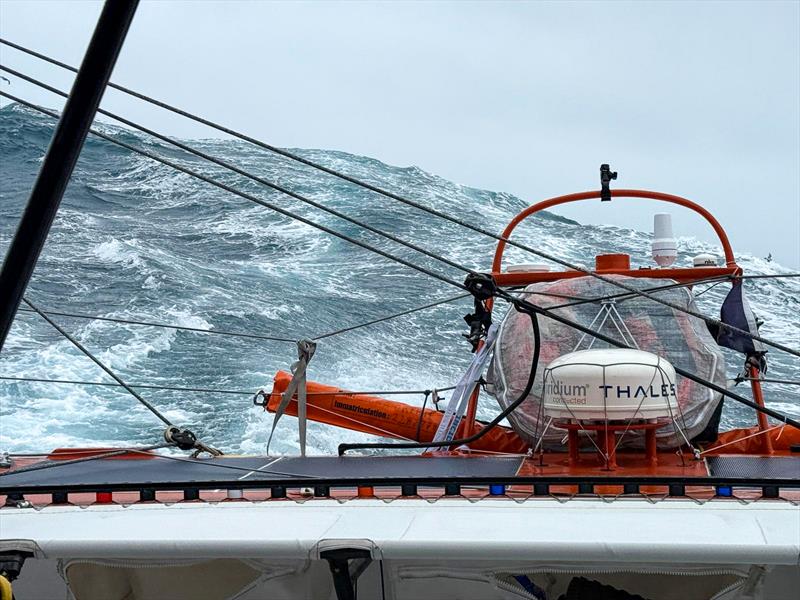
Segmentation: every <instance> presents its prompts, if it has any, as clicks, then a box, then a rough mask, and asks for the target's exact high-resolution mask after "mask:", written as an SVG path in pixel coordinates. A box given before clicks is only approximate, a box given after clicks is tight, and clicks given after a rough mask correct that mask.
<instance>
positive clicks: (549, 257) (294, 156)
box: [0, 38, 800, 358]
mask: <svg viewBox="0 0 800 600" xmlns="http://www.w3.org/2000/svg"><path fill="white" fill-rule="evenodd" d="M0 43H3V44H6V45H8V46H10V47H12V48H15V49H17V50H19V51H21V52H25V53H27V54H30V55H31V56H35V57H37V58H39V59H41V60H45V61H47V62H50V63H51V64H55V65H57V66H59V67H62V68H65V69H68V70H71V71H73V72H75V69H74V67H70V66H69V65H66V64H65V63H62V62H59V61H57V60H55V59H52V58H49V57H46V56H44V55H43V54H40V53H38V52H35V51H33V50H30V49H28V48H25V47H23V46H20V45H18V44H14V43H12V42H9V41H7V40H4V39H2V38H0ZM5 70H7V71H8V72H12V71H11V70H9V69H5ZM14 73H15V74H16V72H14ZM18 76H21V77H23V78H26V79H27V80H29V81H31V83H35V84H36V85H42V86H45V84H40V83H37V82H35V80H33V79H32V78H28V77H27V76H22V75H18ZM108 85H109V86H110V87H113V88H115V89H118V90H120V91H122V92H124V93H126V94H130V95H132V96H134V97H136V98H139V99H141V100H144V101H145V102H149V103H151V104H154V105H156V106H159V107H161V108H164V109H166V110H169V111H171V112H174V113H176V114H179V115H181V116H184V117H187V118H189V119H192V120H194V121H197V122H199V123H202V124H204V125H207V126H209V127H212V128H214V129H217V130H218V131H222V132H224V133H227V134H229V135H232V136H234V137H237V138H239V139H242V140H244V141H247V142H250V143H252V144H254V145H256V146H259V147H261V148H263V149H265V150H268V151H270V152H274V153H276V154H279V155H281V156H284V157H286V158H289V159H291V160H293V161H296V162H300V163H302V164H305V165H307V166H310V167H313V168H315V169H317V170H320V171H322V172H324V173H327V174H329V175H332V176H334V177H338V178H340V179H343V180H345V181H348V182H349V183H352V184H354V185H358V186H360V187H363V188H365V189H368V190H370V191H373V192H376V193H378V194H381V195H383V196H386V197H387V198H391V199H393V200H397V201H398V202H402V203H404V204H406V205H408V206H413V207H414V208H417V209H419V210H422V211H424V212H427V213H428V214H431V215H434V216H436V217H439V218H441V219H444V220H447V221H450V222H452V223H455V224H457V225H460V226H462V227H465V228H467V229H470V230H472V231H475V232H476V233H480V234H482V235H485V236H488V237H491V238H494V239H496V240H498V241H503V242H505V243H507V244H509V245H511V246H515V247H517V248H519V249H521V250H524V251H526V252H530V253H531V254H534V255H536V256H539V257H541V258H544V259H547V260H550V261H552V262H555V263H557V264H560V265H562V266H564V267H567V268H568V269H572V270H575V271H579V272H581V273H584V274H585V275H588V276H591V277H594V278H596V279H600V280H601V281H605V282H606V283H609V284H611V285H614V286H617V287H620V288H622V289H625V290H628V291H629V292H631V293H633V294H636V295H639V296H643V297H645V298H649V299H650V300H651V301H653V302H657V303H659V304H663V305H665V306H668V307H670V308H672V309H673V310H678V311H681V312H684V313H686V314H689V315H692V316H694V317H696V318H699V319H702V320H704V321H705V322H706V323H708V324H710V325H713V326H716V327H719V328H723V329H727V330H729V331H733V332H736V333H739V334H740V335H745V336H747V337H750V338H751V339H754V340H758V341H760V342H762V343H763V344H766V345H769V346H772V347H774V348H777V349H779V350H782V351H784V352H787V353H789V354H792V355H794V356H797V357H799V358H800V351H797V350H794V349H792V348H789V347H788V346H784V345H782V344H778V343H776V342H771V341H769V340H767V339H765V338H762V337H760V336H759V335H757V334H754V333H752V332H749V331H746V330H744V329H739V328H738V327H734V326H732V325H728V324H727V323H723V322H722V321H720V320H719V319H714V318H712V317H707V316H706V315H703V314H702V313H698V312H695V311H692V310H689V309H686V308H683V307H681V306H679V305H676V304H673V303H671V302H668V301H666V300H662V299H660V298H656V297H654V296H650V295H648V294H647V293H646V292H641V291H640V290H637V289H636V288H634V287H632V286H629V285H627V284H625V283H623V282H621V281H618V280H615V279H613V278H610V277H607V276H605V275H600V274H599V273H596V272H594V271H592V270H590V269H587V268H585V267H582V266H580V265H576V264H572V263H570V262H568V261H565V260H563V259H560V258H558V257H556V256H554V255H552V254H549V253H547V252H543V251H541V250H536V249H534V248H532V247H530V246H527V245H525V244H522V243H520V242H517V241H514V240H511V239H509V238H506V237H504V236H500V235H497V234H495V233H492V232H490V231H488V230H486V229H484V228H482V227H479V226H477V225H473V224H472V223H469V222H468V221H465V220H463V219H459V218H457V217H453V216H451V215H448V214H446V213H443V212H441V211H439V210H436V209H434V208H430V207H428V206H425V205H424V204H421V203H419V202H416V201H414V200H409V199H408V198H405V197H403V196H399V195H398V194H394V193H392V192H389V191H387V190H384V189H382V188H379V187H377V186H374V185H372V184H369V183H367V182H365V181H361V180H359V179H356V178H354V177H351V176H349V175H346V174H344V173H342V172H340V171H336V170H334V169H330V168H328V167H325V166H324V165H321V164H319V163H316V162H314V161H311V160H308V159H306V158H303V157H302V156H299V155H297V154H294V153H292V152H288V151H286V150H282V149H280V148H277V147H276V146H272V145H270V144H266V143H265V142H261V141H259V140H256V139H254V138H251V137H249V136H246V135H244V134H242V133H239V132H236V131H233V130H231V129H228V128H226V127H223V126H221V125H218V124H216V123H212V122H211V121H208V120H206V119H202V118H201V117H198V116H196V115H193V114H191V113H188V112H186V111H183V110H181V109H178V108H176V107H173V106H170V105H168V104H165V103H163V102H160V101H158V100H155V99H153V98H150V97H148V96H145V95H144V94H140V93H138V92H134V91H133V90H130V89H128V88H125V87H122V86H118V85H116V84H113V83H109V84H108ZM46 87H48V88H49V86H46ZM52 89H55V88H52ZM56 93H58V92H56ZM62 94H63V92H62ZM104 114H107V113H104ZM114 118H116V117H114ZM136 127H137V128H138V126H136ZM247 176H250V175H249V174H248V175H247ZM268 185H271V184H268ZM275 189H277V188H275ZM281 191H283V190H281ZM285 193H289V192H285ZM290 195H291V193H290ZM303 201H306V200H305V199H303ZM342 218H347V217H342ZM362 226H363V225H362ZM370 230H372V229H370ZM376 233H379V235H385V234H384V233H380V232H379V230H376ZM389 239H392V238H389ZM395 241H398V243H402V244H404V245H407V243H405V242H403V241H401V240H399V238H398V239H396V240H395ZM409 247H412V246H409ZM414 249H415V250H417V251H418V252H421V253H423V254H426V255H428V256H431V257H432V258H435V259H436V260H440V261H442V262H445V263H447V264H451V266H456V268H460V269H462V270H463V269H464V267H461V266H459V265H456V263H452V261H449V260H448V259H445V258H443V257H438V256H436V255H434V254H433V253H428V251H427V250H424V249H422V248H419V247H416V246H414Z"/></svg>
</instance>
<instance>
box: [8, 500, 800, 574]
mask: <svg viewBox="0 0 800 600" xmlns="http://www.w3.org/2000/svg"><path fill="white" fill-rule="evenodd" d="M0 536H2V538H3V539H5V540H9V539H25V540H33V541H35V542H36V544H37V545H38V548H39V549H40V551H41V555H40V558H80V557H86V558H91V557H98V556H105V557H115V558H148V559H152V558H156V557H164V558H167V557H169V558H177V557H186V558H197V557H217V558H219V557H238V558H241V557H254V556H258V557H264V558H275V559H308V558H312V559H313V558H317V552H318V548H317V546H318V544H319V542H320V541H323V540H370V541H371V542H372V545H373V548H374V550H373V554H374V558H384V559H400V560H403V559H440V558H445V557H446V558H448V559H450V560H470V559H486V558H487V557H491V558H492V559H493V560H532V561H541V560H548V561H575V560H580V561H589V562H595V561H596V562H604V563H608V562H614V563H616V562H619V563H628V562H637V563H642V562H646V563H675V562H676V561H679V562H681V563H700V564H730V565H733V564H754V563H757V564H762V565H798V564H800V507H798V506H797V505H795V504H792V503H789V502H785V501H758V502H752V503H748V504H744V503H740V502H738V501H736V500H730V501H728V500H714V501H710V502H706V503H704V504H699V503H696V502H693V501H685V500H663V501H660V502H656V503H650V502H647V501H646V500H640V499H635V500H634V499H624V500H615V501H613V502H604V501H599V500H597V499H573V500H570V501H567V502H563V503H562V502H559V501H556V500H554V499H536V500H528V501H525V502H519V503H518V502H515V501H513V500H509V499H484V500H480V501H478V502H469V501H466V500H461V499H442V500H437V501H436V502H427V501H425V500H396V501H393V502H383V501H381V500H365V499H358V500H351V501H346V502H338V501H335V500H327V499H319V500H316V499H314V500H309V501H306V502H304V503H296V502H294V501H267V502H260V503H259V502H255V503H250V502H226V503H219V504H204V503H179V504H174V505H171V506H166V505H158V504H147V505H133V506H129V507H127V508H126V507H122V506H116V505H108V506H94V507H90V508H77V507H71V506H69V507H55V506H51V507H47V508H45V509H43V510H34V509H3V510H0Z"/></svg>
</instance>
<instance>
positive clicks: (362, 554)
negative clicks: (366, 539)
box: [319, 548, 372, 600]
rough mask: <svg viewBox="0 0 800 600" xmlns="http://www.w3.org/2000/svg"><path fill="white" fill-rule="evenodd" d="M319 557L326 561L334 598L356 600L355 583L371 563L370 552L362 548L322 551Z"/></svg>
mask: <svg viewBox="0 0 800 600" xmlns="http://www.w3.org/2000/svg"><path fill="white" fill-rule="evenodd" d="M319 556H320V558H324V559H325V560H327V561H328V566H329V567H330V569H331V577H333V588H334V590H336V598H337V599H338V600H356V581H358V578H359V577H360V576H361V574H362V573H363V572H364V571H365V570H366V569H367V567H368V566H369V565H370V563H371V562H372V554H371V553H370V551H369V550H366V549H364V548H336V549H335V550H323V551H322V552H320V554H319ZM350 561H352V562H350Z"/></svg>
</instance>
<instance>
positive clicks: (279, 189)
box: [0, 64, 473, 273]
mask: <svg viewBox="0 0 800 600" xmlns="http://www.w3.org/2000/svg"><path fill="white" fill-rule="evenodd" d="M0 70H3V71H6V72H8V73H10V74H12V75H14V76H16V77H19V78H20V79H23V80H25V81H27V82H29V83H32V84H34V85H36V86H39V87H41V88H43V89H45V90H47V91H49V92H52V93H53V94H56V95H58V96H61V97H63V98H66V97H68V94H67V93H66V92H63V91H61V90H59V89H57V88H54V87H52V86H50V85H47V84H46V83H44V82H42V81H39V80H37V79H34V78H33V77H30V76H28V75H25V74H23V73H20V72H19V71H17V70H15V69H12V68H10V67H7V66H5V65H2V64H0ZM97 112H98V113H99V114H101V115H105V116H106V117H109V118H111V119H114V120H116V121H119V122H120V123H122V124H124V125H127V126H128V127H132V128H133V129H136V130H138V131H141V132H142V133H145V134H147V135H150V136H152V137H154V138H156V139H158V140H161V141H162V142H165V143H167V144H170V145H172V146H175V147H177V148H180V149H181V150H183V151H184V152H187V153H189V154H192V155H194V156H197V157H199V158H202V159H204V160H207V161H209V162H210V163H213V164H215V165H217V166H220V167H222V168H224V169H228V170H229V171H232V172H233V173H236V174H237V175H241V176H242V177H247V178H248V179H250V180H252V181H255V182H256V183H260V184H261V185H263V186H266V187H268V188H270V189H272V190H275V191H276V192H280V193H281V194H285V195H287V196H290V197H291V198H294V199H296V200H299V201H300V202H303V203H305V204H308V205H310V206H313V207H314V208H317V209H319V210H322V211H324V212H327V213H328V214H331V215H334V216H335V217H338V218H340V219H342V220H344V221H347V222H348V223H352V224H353V225H356V226H358V227H361V228H362V229H366V230H367V231H371V232H372V233H374V234H376V235H380V236H382V237H385V238H387V239H389V240H392V241H393V242H396V243H398V244H401V245H403V246H405V247H407V248H410V249H412V250H415V251H416V252H419V253H421V254H424V255H425V256H428V257H429V258H433V259H434V260H438V261H440V262H443V263H444V264H446V265H448V266H450V267H453V268H455V269H459V270H461V271H464V272H466V273H472V272H473V271H470V270H469V269H466V268H465V267H463V266H462V265H459V264H458V263H456V262H454V261H452V260H450V259H448V258H445V257H443V256H441V255H439V254H436V253H434V252H431V251H429V250H426V249H425V248H422V247H421V246H417V245H416V244H413V243H411V242H407V241H405V240H403V239H401V238H399V237H397V236H395V235H394V234H391V233H388V232H386V231H383V230H381V229H378V228H377V227H373V226H372V225H369V224H368V223H365V222H364V221H361V220H359V219H354V218H353V217H350V216H348V215H346V214H345V213H343V212H341V211H338V210H336V209H334V208H330V207H328V206H325V205H324V204H321V203H319V202H316V201H315V200H311V199H310V198H307V197H306V196H303V195H301V194H298V193H297V192H293V191H292V190H290V189H288V188H285V187H283V186H281V185H278V184H276V183H273V182H271V181H268V180H266V179H264V178H263V177H259V176H258V175H253V174H252V173H249V172H248V171H245V170H244V169H241V168H239V167H237V166H236V165H233V164H231V163H229V162H226V161H224V160H221V159H219V158H217V157H215V156H211V155H210V154H206V153H205V152H202V151H201V150H197V149H195V148H192V147H191V146H189V145H187V144H184V143H182V142H179V141H178V140H175V139H173V138H170V137H167V136H165V135H162V134H160V133H158V132H156V131H153V130H152V129H149V128H147V127H144V126H143V125H139V124H138V123H135V122H133V121H131V120H129V119H126V118H124V117H121V116H119V115H116V114H114V113H112V112H109V111H107V110H103V109H102V108H98V109H97Z"/></svg>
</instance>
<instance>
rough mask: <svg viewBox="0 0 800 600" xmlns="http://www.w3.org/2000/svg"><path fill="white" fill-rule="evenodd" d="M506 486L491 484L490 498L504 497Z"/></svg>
mask: <svg viewBox="0 0 800 600" xmlns="http://www.w3.org/2000/svg"><path fill="white" fill-rule="evenodd" d="M505 493H506V486H504V485H503V484H492V485H490V486H489V495H490V496H505Z"/></svg>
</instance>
